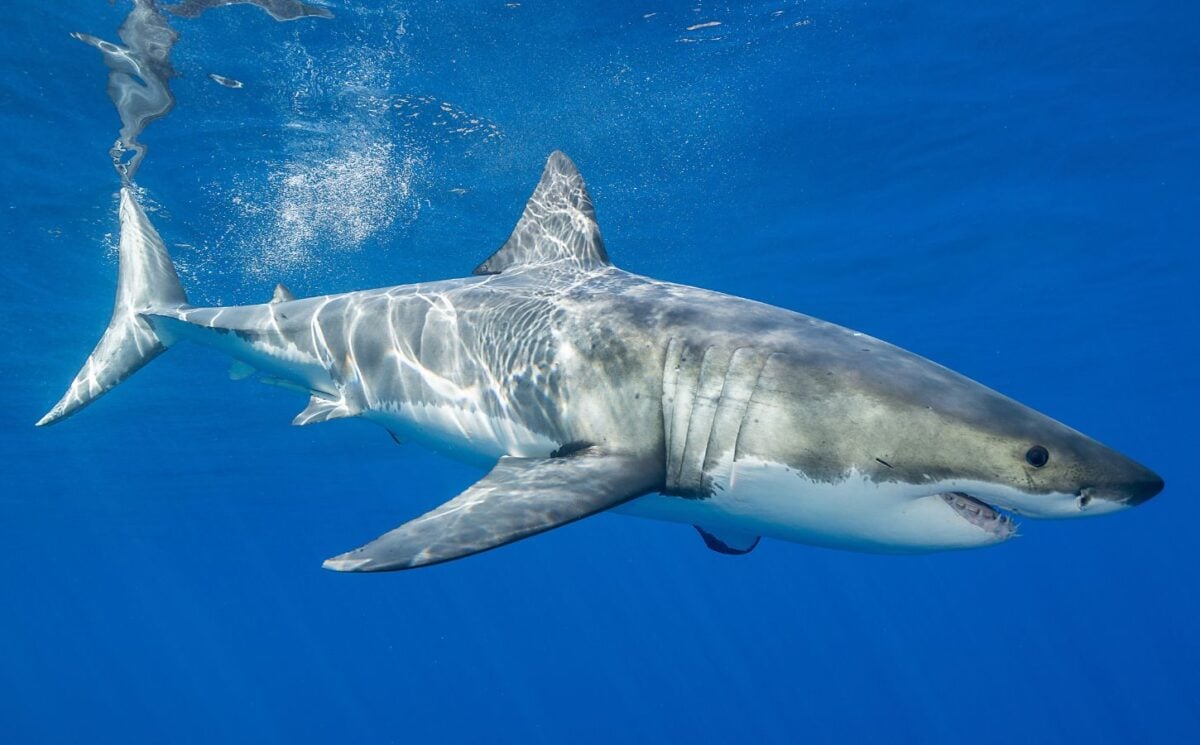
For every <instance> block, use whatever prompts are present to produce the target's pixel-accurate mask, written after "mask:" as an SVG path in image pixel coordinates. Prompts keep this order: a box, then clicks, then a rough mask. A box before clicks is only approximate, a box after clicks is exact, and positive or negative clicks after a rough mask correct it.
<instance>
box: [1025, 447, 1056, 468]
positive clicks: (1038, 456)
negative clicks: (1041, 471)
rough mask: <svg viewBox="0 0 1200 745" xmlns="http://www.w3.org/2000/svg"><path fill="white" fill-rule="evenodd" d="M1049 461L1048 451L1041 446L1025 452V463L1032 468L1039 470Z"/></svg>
mask: <svg viewBox="0 0 1200 745" xmlns="http://www.w3.org/2000/svg"><path fill="white" fill-rule="evenodd" d="M1049 460H1050V451H1049V450H1047V449H1046V448H1044V447H1042V446H1041V445H1034V446H1033V447H1031V448H1029V450H1027V451H1025V462H1026V463H1028V464H1029V465H1031V466H1033V467H1034V468H1041V467H1042V466H1044V465H1046V463H1047V462H1048V461H1049Z"/></svg>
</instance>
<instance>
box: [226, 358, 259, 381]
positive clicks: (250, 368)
mask: <svg viewBox="0 0 1200 745" xmlns="http://www.w3.org/2000/svg"><path fill="white" fill-rule="evenodd" d="M256 372H258V369H257V368H256V367H254V365H251V364H249V363H246V362H242V361H241V360H234V361H233V362H230V363H229V379H230V380H245V379H246V378H248V377H250V376H251V375H253V374H254V373H256Z"/></svg>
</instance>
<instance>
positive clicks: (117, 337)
mask: <svg viewBox="0 0 1200 745" xmlns="http://www.w3.org/2000/svg"><path fill="white" fill-rule="evenodd" d="M120 218H121V244H120V248H119V254H120V257H119V269H118V273H117V299H116V303H115V304H114V305H113V313H112V318H111V319H110V320H109V322H108V328H107V329H106V330H105V331H104V336H102V337H101V338H100V342H99V343H98V344H97V345H96V348H95V349H93V350H92V353H91V355H89V356H88V358H87V362H85V363H83V367H82V368H81V369H80V370H79V373H78V374H76V375H75V379H74V380H73V381H71V387H70V388H68V389H67V392H66V393H65V394H63V397H62V399H60V400H59V402H58V403H57V404H55V405H54V408H53V409H51V410H50V411H49V413H47V414H46V415H45V416H44V417H42V418H41V420H40V421H38V423H37V425H38V426H39V427H42V426H45V425H47V424H53V423H55V422H57V421H58V420H60V419H64V418H66V417H68V416H70V415H72V414H74V413H75V412H76V411H79V410H80V409H82V408H83V407H84V406H87V405H88V404H90V403H91V402H92V401H95V400H96V399H97V398H99V397H100V396H102V395H104V394H105V393H107V392H108V391H110V390H111V389H113V388H114V387H116V385H117V384H118V383H120V382H121V381H123V380H125V379H126V378H128V377H129V376H130V375H132V374H133V373H135V372H137V371H138V370H139V369H140V368H141V367H142V366H143V365H145V364H146V363H147V362H149V361H150V360H152V359H154V358H155V357H157V356H158V355H159V354H162V353H163V352H164V351H166V348H167V343H165V342H164V340H163V339H161V338H159V336H158V335H157V334H156V333H155V332H154V329H153V327H151V325H150V323H149V322H148V321H147V320H146V319H145V318H143V317H142V314H143V313H146V312H162V311H164V310H168V309H174V308H179V307H182V306H185V305H187V295H186V294H185V293H184V291H183V285H181V284H180V283H179V275H178V274H176V273H175V266H174V264H172V263H171V257H170V256H169V255H168V254H167V248H166V246H165V245H164V244H163V240H162V238H161V237H160V236H159V235H158V231H156V230H155V229H154V226H153V225H151V224H150V220H149V218H147V217H146V213H145V212H144V211H143V210H142V207H141V205H139V204H138V202H137V198H136V197H135V196H134V194H133V191H132V189H131V188H130V187H128V186H127V187H124V188H122V189H121V209H120Z"/></svg>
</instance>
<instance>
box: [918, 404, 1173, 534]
mask: <svg viewBox="0 0 1200 745" xmlns="http://www.w3.org/2000/svg"><path fill="white" fill-rule="evenodd" d="M972 387H973V388H975V390H974V391H971V395H970V399H973V401H974V403H973V404H970V406H971V409H970V410H968V411H963V410H962V409H961V408H960V407H959V406H957V405H954V402H953V400H951V405H950V406H941V405H937V404H935V405H933V406H932V407H931V408H930V409H929V411H930V413H931V414H933V415H934V416H936V417H938V418H940V419H941V420H942V426H943V427H944V430H943V435H942V436H932V437H930V438H929V440H928V442H927V444H925V445H923V446H919V445H918V444H917V443H915V442H912V443H909V447H910V448H911V449H912V450H913V451H914V452H917V451H921V452H923V455H922V456H921V457H920V458H919V460H922V461H924V462H925V463H926V468H927V470H929V471H932V472H934V473H938V474H940V476H939V477H938V479H939V480H944V481H945V482H946V484H947V485H948V486H950V487H953V490H954V491H961V492H965V493H967V494H969V495H971V496H972V497H974V498H975V499H976V500H979V501H982V502H984V503H987V504H990V505H993V506H996V507H1000V508H1003V509H1006V510H1010V511H1012V512H1017V513H1020V514H1022V515H1028V516H1030V517H1048V518H1064V517H1080V516H1085V515H1099V514H1104V513H1108V512H1116V511H1117V510H1122V509H1126V508H1128V507H1133V506H1135V505H1139V504H1141V503H1143V502H1145V501H1146V500H1148V499H1150V498H1151V497H1153V496H1154V495H1156V494H1158V493H1159V492H1160V491H1162V488H1163V480H1162V478H1161V477H1160V476H1159V475H1158V474H1156V473H1155V472H1154V471H1151V470H1150V469H1149V468H1146V467H1145V466H1143V465H1141V464H1140V463H1138V462H1136V461H1134V460H1133V459H1131V458H1129V457H1127V456H1125V455H1122V454H1121V453H1119V452H1117V451H1115V450H1113V449H1112V448H1109V447H1107V446H1105V445H1102V444H1100V443H1099V442H1097V441H1096V440H1093V439H1092V438H1090V437H1088V436H1086V435H1084V434H1082V433H1080V432H1077V431H1075V430H1073V429H1071V428H1070V427H1067V426H1065V425H1063V424H1061V423H1059V422H1057V421H1055V420H1054V419H1051V418H1050V417H1048V416H1045V415H1044V414H1041V413H1039V412H1037V411H1034V410H1033V409H1030V408H1029V407H1027V406H1023V405H1022V404H1019V403H1017V402H1016V401H1012V400H1011V399H1008V398H1005V397H1003V396H1000V395H999V394H997V393H995V392H994V391H991V390H989V389H986V388H983V387H982V386H975V385H974V384H972ZM960 400H961V399H960Z"/></svg>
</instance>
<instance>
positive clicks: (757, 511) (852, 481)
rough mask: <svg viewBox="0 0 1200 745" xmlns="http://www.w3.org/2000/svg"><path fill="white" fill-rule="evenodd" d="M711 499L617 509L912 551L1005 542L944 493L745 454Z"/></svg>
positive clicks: (708, 525) (654, 498)
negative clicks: (812, 474) (818, 472)
mask: <svg viewBox="0 0 1200 745" xmlns="http://www.w3.org/2000/svg"><path fill="white" fill-rule="evenodd" d="M712 476H713V479H714V486H715V489H714V493H713V496H711V497H708V498H705V499H695V498H691V499H688V498H683V497H669V496H663V495H661V494H654V495H648V496H645V497H641V498H639V499H636V500H634V501H632V502H629V503H628V504H625V505H622V506H621V507H618V508H617V509H616V511H618V512H621V513H623V514H627V515H635V516H638V517H646V518H652V519H657V520H667V521H670V522H680V523H690V524H693V525H698V526H700V527H702V528H705V529H706V530H708V531H710V532H714V533H718V534H719V532H720V531H721V530H727V531H731V532H733V533H737V534H743V535H761V536H768V537H771V538H778V539H782V540H787V541H794V542H798V543H808V544H813V545H818V546H829V547H834V548H845V549H853V550H858V551H873V552H881V553H911V552H921V551H937V550H944V549H953V548H970V547H975V546H987V545H992V544H995V543H999V542H1000V541H1001V540H1003V539H1002V538H1001V537H999V536H997V535H995V534H993V533H989V532H988V531H985V530H983V529H981V528H979V527H977V526H976V525H973V524H972V523H970V522H969V521H967V520H964V519H963V518H962V517H961V516H960V515H959V514H957V513H956V512H955V511H954V510H953V509H952V508H951V507H950V506H949V505H948V504H947V503H946V501H945V500H944V499H943V498H942V497H941V496H940V495H938V494H921V493H919V492H917V491H916V489H915V487H912V486H909V485H902V484H889V483H878V482H874V481H871V480H870V479H868V478H866V477H865V476H861V475H859V474H857V473H854V472H851V474H850V475H849V476H847V477H846V478H845V479H843V480H841V481H837V482H833V483H828V482H817V481H813V480H811V479H808V478H807V477H805V475H804V474H803V473H800V472H799V471H796V470H794V469H791V468H788V467H787V466H784V465H781V464H778V463H769V462H764V461H759V460H752V459H747V460H740V461H737V462H736V463H733V464H732V465H731V466H729V467H726V468H725V469H722V470H718V471H716V472H714V473H713V474H712Z"/></svg>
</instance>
